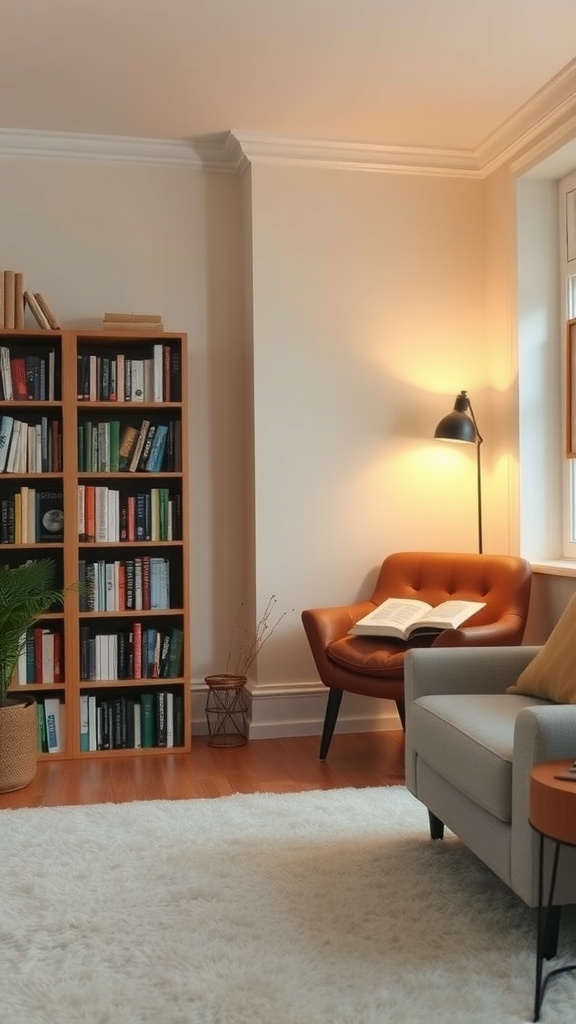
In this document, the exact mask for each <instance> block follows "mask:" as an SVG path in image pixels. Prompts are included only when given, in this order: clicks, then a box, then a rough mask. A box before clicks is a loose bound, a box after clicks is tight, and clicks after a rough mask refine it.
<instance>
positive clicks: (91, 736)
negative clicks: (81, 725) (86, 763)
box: [88, 694, 98, 750]
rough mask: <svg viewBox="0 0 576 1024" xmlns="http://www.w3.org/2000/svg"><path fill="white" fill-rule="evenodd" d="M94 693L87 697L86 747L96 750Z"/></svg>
mask: <svg viewBox="0 0 576 1024" xmlns="http://www.w3.org/2000/svg"><path fill="white" fill-rule="evenodd" d="M97 742H98V741H97V728H96V695H95V694H94V695H92V694H90V696H89V697H88V749H89V750H97V749H98V748H97Z"/></svg>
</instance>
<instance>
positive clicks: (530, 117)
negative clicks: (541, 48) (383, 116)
mask: <svg viewBox="0 0 576 1024" xmlns="http://www.w3.org/2000/svg"><path fill="white" fill-rule="evenodd" d="M575 117H576V59H575V60H572V61H571V62H570V63H569V64H567V65H566V66H565V67H564V68H562V70H561V71H560V72H559V73H558V74H557V75H555V76H554V78H551V79H550V81H549V82H547V83H546V85H544V86H543V88H542V89H540V90H539V91H538V92H537V93H535V94H534V96H532V97H531V98H530V99H529V100H528V101H527V102H526V103H524V104H523V105H522V106H521V107H520V108H519V109H518V110H517V111H516V112H515V113H514V114H512V116H511V117H509V118H508V120H507V121H505V122H504V124H502V125H501V126H500V127H499V128H498V129H497V130H496V131H495V132H493V133H492V135H490V136H489V137H488V138H487V139H486V140H485V141H484V142H483V143H482V145H481V146H479V147H478V149H477V150H476V159H477V162H478V166H479V167H480V168H481V171H482V176H483V177H487V176H488V175H489V174H492V172H493V171H495V170H497V169H498V167H501V166H502V165H503V164H506V163H512V162H513V161H520V163H521V154H522V153H523V152H524V151H526V150H530V152H531V154H535V153H542V154H544V153H545V152H546V151H547V152H550V151H551V149H552V148H554V146H555V145H556V144H558V145H560V144H563V143H564V142H566V141H567V139H568V138H569V137H570V132H571V130H572V127H573V121H574V118H575ZM560 140H562V142H560Z"/></svg>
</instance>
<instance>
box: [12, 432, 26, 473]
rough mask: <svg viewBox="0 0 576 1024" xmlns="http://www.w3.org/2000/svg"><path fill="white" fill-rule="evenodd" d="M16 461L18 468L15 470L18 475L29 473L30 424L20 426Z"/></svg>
mask: <svg viewBox="0 0 576 1024" xmlns="http://www.w3.org/2000/svg"><path fill="white" fill-rule="evenodd" d="M16 460H17V463H18V468H17V469H15V472H16V473H18V472H19V473H27V472H28V424H27V423H21V424H20V434H19V437H18V451H17V452H16Z"/></svg>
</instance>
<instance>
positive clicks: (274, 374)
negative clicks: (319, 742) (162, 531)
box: [0, 159, 518, 732]
mask: <svg viewBox="0 0 576 1024" xmlns="http://www.w3.org/2000/svg"><path fill="white" fill-rule="evenodd" d="M0 193H1V194H2V195H3V196H4V197H5V202H4V209H3V225H2V238H1V248H0V253H1V255H0V265H2V266H5V267H13V268H15V269H20V270H22V271H23V272H24V274H25V278H26V281H27V282H28V283H30V285H31V286H32V287H33V289H34V290H39V291H42V292H43V293H44V294H45V296H46V298H47V299H48V301H49V302H50V304H51V305H52V306H53V308H54V309H55V310H56V311H57V313H58V315H59V316H60V317H61V319H62V322H63V324H64V325H68V324H69V325H81V326H97V324H98V321H99V319H100V318H101V316H102V314H103V313H104V312H105V311H106V310H111V309H115V308H119V309H125V310H130V309H133V310H137V311H139V310H142V311H151V312H161V313H162V314H163V315H164V319H165V322H166V325H167V327H169V328H172V329H175V330H185V331H187V332H188V333H189V336H190V380H189V393H190V401H191V433H192V437H191V442H192V443H191V448H192V465H191V470H192V487H191V509H192V529H191V535H192V579H193V595H192V598H193V658H192V662H193V674H194V681H195V683H196V684H201V681H202V680H203V677H204V675H206V674H207V673H208V672H212V671H219V670H222V669H223V668H224V667H225V665H224V662H225V658H226V654H227V646H228V636H229V633H230V629H231V626H232V622H233V620H234V617H235V614H236V612H237V609H238V607H239V604H240V602H241V601H245V602H246V604H247V606H248V607H250V606H251V605H252V604H253V603H254V604H255V606H256V611H255V615H256V617H258V615H260V614H261V613H262V610H263V608H264V606H265V604H266V601H267V600H268V597H269V596H270V595H271V594H272V593H274V594H276V596H277V599H278V609H279V610H283V609H287V610H288V612H289V614H288V615H287V616H286V617H285V619H284V620H283V621H282V623H281V625H280V627H279V629H278V630H277V632H276V633H275V634H274V636H273V638H272V639H271V641H270V643H269V644H268V645H267V646H266V648H265V650H264V655H263V657H262V659H261V661H260V665H259V675H258V679H257V685H256V687H255V689H256V691H258V688H262V691H265V690H266V688H268V691H269V692H271V690H272V689H273V688H274V687H276V688H277V690H276V692H277V694H278V697H279V700H280V697H286V694H289V693H290V692H293V693H295V694H297V693H302V694H304V693H305V692H309V693H313V692H315V693H316V694H321V695H322V699H320V700H319V703H318V705H317V706H315V708H314V710H313V712H311V714H310V716H309V721H308V723H307V724H306V726H304V727H303V728H304V729H308V730H309V731H315V730H317V728H318V724H319V719H320V718H321V715H322V713H323V698H324V693H323V691H322V688H320V687H319V686H318V684H317V677H316V673H315V669H314V666H313V664H312V660H311V657H310V655H309V652H308V648H307V645H306V642H305V638H304V635H303V631H302V628H301V625H300V611H301V609H302V608H304V607H307V606H312V605H316V604H324V603H328V604H331V603H340V602H345V601H348V600H349V599H351V598H354V597H356V596H357V595H359V594H364V593H366V592H367V591H368V589H369V587H370V585H371V582H372V580H373V577H374V573H375V570H376V567H377V565H378V564H379V562H380V561H381V559H382V558H383V557H384V556H385V555H386V554H387V553H388V552H389V551H392V550H395V549H396V550H397V549H402V548H412V549H414V548H429V549H437V550H440V549H445V548H450V549H462V550H475V546H476V518H475V517H476V505H475V460H474V453H473V451H471V450H470V449H461V448H459V447H457V446H450V445H442V444H440V443H439V442H434V441H433V439H432V434H433V430H434V427H435V425H436V423H437V421H438V420H439V419H440V418H441V417H442V416H443V415H444V414H445V413H446V412H448V411H449V410H450V409H451V407H452V403H453V401H454V397H455V395H456V393H457V392H458V391H459V390H460V389H462V388H465V389H467V390H469V392H470V395H471V397H472V400H473V403H474V409H475V412H476V415H477V418H478V422H479V426H480V428H481V431H482V433H483V436H484V438H485V444H484V446H483V458H484V466H485V509H484V512H485V517H484V518H485V540H486V545H485V547H486V549H489V550H493V551H508V550H515V545H516V543H517V535H518V531H517V498H516V490H517V478H516V470H515V462H516V454H517V436H516V434H517V432H516V416H515V389H516V357H515V351H514V332H513V325H512V319H511V317H512V309H513V280H512V278H513V263H512V258H513V246H512V242H511V238H512V228H513V217H512V215H511V212H510V182H509V176H508V174H507V173H500V174H499V175H497V176H495V177H494V178H493V179H490V180H489V181H488V182H483V181H480V180H471V179H470V180H467V179H459V178H450V177H446V178H442V177H437V176H430V177H426V176H420V175H404V176H403V175H396V174H371V173H365V172H358V171H343V170H331V169H319V168H303V167H296V166H293V167H288V166H284V167H282V166H272V165H264V164H263V165H258V164H257V163H256V164H254V165H253V166H252V167H251V168H249V170H248V171H247V172H246V173H245V174H244V176H243V177H242V178H238V177H236V176H234V175H227V174H207V173H202V172H199V171H196V170H184V169H182V168H176V167H158V166H156V167H154V166H146V165H144V164H137V163H134V164H130V163H122V162H120V161H118V162H99V161H96V160H92V161H90V160H86V161H81V160H64V159H63V160H58V159H46V160H43V159H37V160H36V159H28V160H19V159H5V160H0ZM511 218H512V219H511ZM381 703H382V704H384V703H385V702H381ZM369 704H370V702H366V701H364V703H363V707H362V711H358V717H355V715H356V712H355V711H354V710H353V708H352V705H350V710H349V724H350V727H353V726H354V723H356V724H358V723H359V722H360V716H361V715H364V714H366V711H365V709H366V708H367V707H368V706H369ZM380 711H381V709H380V707H378V709H377V711H376V714H379V713H380ZM275 714H276V712H275ZM292 714H293V707H291V706H289V705H287V704H286V703H284V704H282V705H280V703H279V704H278V711H277V716H278V719H279V718H280V717H281V716H282V715H284V716H285V717H286V718H287V719H289V718H290V716H291V715H292ZM369 714H372V711H370V712H369ZM346 715H347V710H346V707H343V714H342V715H341V718H343V719H346ZM264 728H269V731H272V732H274V730H275V729H279V727H278V721H276V722H274V721H272V720H270V721H269V722H268V724H267V725H265V727H264ZM286 729H288V731H289V730H290V725H289V724H288V725H287V726H286Z"/></svg>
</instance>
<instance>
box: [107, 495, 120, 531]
mask: <svg viewBox="0 0 576 1024" xmlns="http://www.w3.org/2000/svg"><path fill="white" fill-rule="evenodd" d="M106 530H107V540H109V541H119V540H120V491H118V490H115V489H113V488H109V489H108V508H107V524H106Z"/></svg>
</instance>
